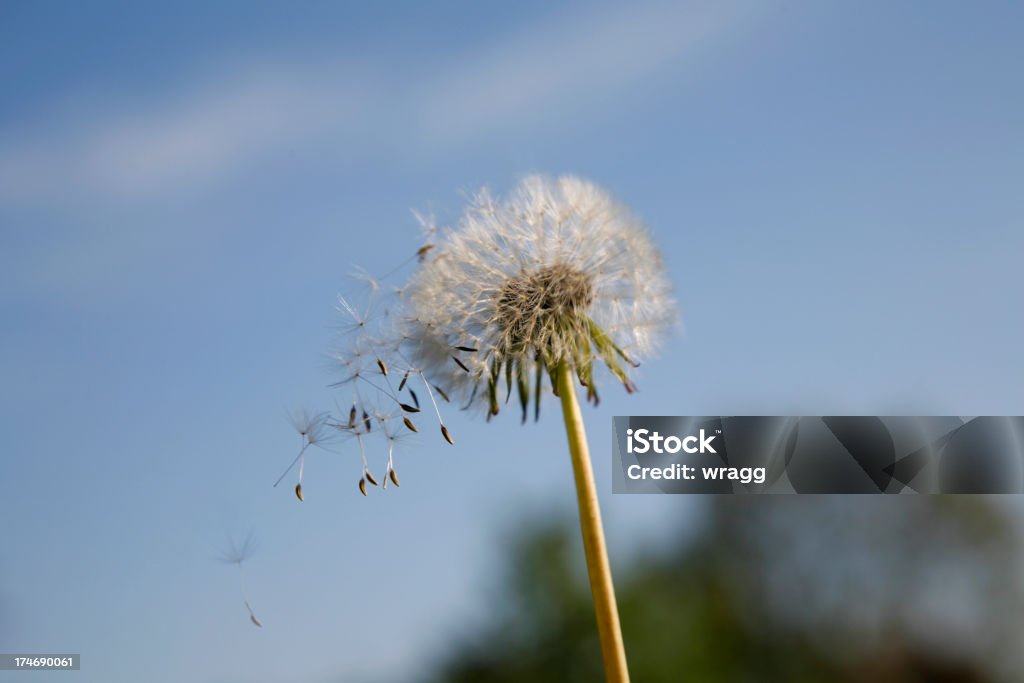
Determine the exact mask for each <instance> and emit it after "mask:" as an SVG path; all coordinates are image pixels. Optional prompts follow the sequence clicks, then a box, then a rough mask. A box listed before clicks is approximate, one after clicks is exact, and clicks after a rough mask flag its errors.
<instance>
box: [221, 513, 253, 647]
mask: <svg viewBox="0 0 1024 683" xmlns="http://www.w3.org/2000/svg"><path fill="white" fill-rule="evenodd" d="M228 543H229V547H228V550H227V551H226V552H225V553H223V554H222V555H221V557H220V560H221V562H224V563H225V564H233V565H236V566H237V567H238V590H239V593H241V595H242V602H243V603H245V609H246V610H248V611H249V620H250V621H252V623H253V624H255V625H256V626H258V627H260V628H263V624H262V623H260V620H259V619H257V618H256V613H255V612H254V611H253V609H252V605H251V604H250V603H249V598H248V596H247V595H246V592H245V571H244V570H243V569H242V564H243V563H245V562H246V561H247V560H248V559H249V558H251V557H252V556H253V554H254V553H255V552H256V543H255V540H254V537H253V533H252V532H251V531H250V532H249V533H248V534H246V536H245V538H243V539H242V540H241V542H236V541H235V539H234V538H229V539H228Z"/></svg>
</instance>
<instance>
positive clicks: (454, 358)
mask: <svg viewBox="0 0 1024 683" xmlns="http://www.w3.org/2000/svg"><path fill="white" fill-rule="evenodd" d="M452 360H453V361H455V364H456V365H458V366H459V367H460V368H462V369H463V370H464V371H466V372H469V368H467V367H466V364H465V363H463V362H462V361H461V360H459V359H458V358H456V357H455V356H452Z"/></svg>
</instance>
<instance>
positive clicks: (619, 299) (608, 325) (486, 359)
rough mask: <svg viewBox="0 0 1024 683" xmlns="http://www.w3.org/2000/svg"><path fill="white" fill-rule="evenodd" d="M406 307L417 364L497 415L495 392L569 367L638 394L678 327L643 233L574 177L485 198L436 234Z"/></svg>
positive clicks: (408, 290) (536, 179)
mask: <svg viewBox="0 0 1024 683" xmlns="http://www.w3.org/2000/svg"><path fill="white" fill-rule="evenodd" d="M403 297H404V299H405V302H406V304H407V307H408V310H407V314H408V315H407V317H406V319H405V327H404V331H403V335H404V338H405V339H406V341H407V344H406V346H407V347H408V348H409V351H408V353H409V356H410V357H411V358H412V359H413V362H414V363H416V364H418V365H419V366H420V367H422V368H424V369H425V370H426V371H427V372H428V374H430V376H431V378H432V379H434V380H435V381H437V382H439V383H441V384H444V385H445V386H446V387H451V388H452V389H454V390H456V391H461V392H463V393H469V392H472V390H473V389H474V388H476V389H477V390H478V391H477V395H478V396H480V397H482V398H483V399H484V400H487V401H488V402H489V403H490V404H491V412H492V413H493V412H497V409H496V407H495V404H496V403H497V400H496V396H495V395H496V393H498V392H497V386H496V385H498V384H502V385H504V384H506V383H507V384H508V385H509V386H508V391H509V392H511V390H512V384H516V385H518V386H519V387H520V391H525V392H526V393H527V394H530V393H532V392H537V391H540V387H539V386H536V385H537V384H538V382H537V380H536V379H534V378H535V370H536V369H537V367H538V365H539V366H540V367H541V368H542V369H544V370H547V371H551V370H553V369H554V368H555V367H556V366H557V365H558V364H559V363H562V362H565V363H568V364H569V366H570V367H571V368H572V370H573V371H574V373H575V374H577V375H578V376H579V378H580V381H581V382H582V383H584V384H586V385H588V386H590V387H592V386H593V384H594V382H595V379H594V376H593V364H594V361H598V364H599V365H604V366H605V367H607V368H608V369H609V370H611V372H612V374H614V375H615V376H616V378H617V379H618V380H620V381H621V382H622V383H623V384H624V385H625V386H626V387H627V388H631V386H632V385H631V381H630V379H629V376H628V374H627V369H626V368H627V367H628V366H630V365H635V362H636V361H637V360H640V359H642V358H646V357H649V356H650V355H651V354H652V353H653V352H654V351H655V350H656V348H657V346H658V343H659V342H660V340H661V338H662V337H663V336H664V335H665V333H666V331H667V330H668V329H669V328H670V327H671V325H672V324H673V323H674V321H675V319H676V307H675V303H674V301H673V298H672V295H671V288H670V285H669V282H668V279H667V277H666V275H665V272H664V266H663V263H662V258H661V254H660V252H659V250H658V249H657V247H656V246H655V245H654V243H653V242H652V240H651V238H650V236H649V235H648V232H647V230H646V229H645V228H644V226H643V225H642V224H641V223H640V222H639V221H638V220H637V219H636V218H635V217H634V216H633V215H632V214H631V213H630V212H629V210H628V209H627V208H626V207H625V206H623V205H622V204H620V203H618V202H617V201H615V200H614V199H613V198H612V197H611V196H610V195H609V194H608V193H607V192H605V191H604V190H603V189H601V188H600V187H598V186H596V185H594V184H593V183H590V182H587V181H585V180H580V179H578V178H574V177H561V178H557V179H552V178H547V177H542V176H532V177H528V178H526V179H524V180H523V181H522V182H521V183H520V184H519V185H518V186H517V187H516V188H515V189H514V190H513V192H512V193H511V194H510V195H509V196H508V197H506V198H504V199H497V198H495V197H493V196H492V195H491V194H490V193H489V192H487V191H486V190H484V191H481V192H480V193H479V194H477V195H476V197H475V198H474V199H473V201H472V202H471V204H470V205H469V207H468V208H467V209H466V211H465V213H464V214H463V216H462V218H461V220H460V222H459V223H458V225H457V226H456V227H455V228H453V229H448V230H444V231H440V232H439V234H438V235H437V244H436V247H435V248H434V249H433V250H432V251H431V252H429V253H428V254H427V255H426V257H425V258H424V260H423V263H422V265H421V266H420V268H419V270H418V271H417V272H416V273H415V274H414V275H413V276H412V279H411V280H410V282H409V283H408V284H407V285H406V287H405V288H404V289H403ZM457 347H471V348H474V349H477V351H476V352H463V351H458V350H454V351H453V349H457ZM524 385H525V386H524ZM480 389H484V390H483V391H480ZM500 393H502V395H504V390H503V391H502V392H500ZM526 398H528V396H523V397H521V400H523V401H525V400H526Z"/></svg>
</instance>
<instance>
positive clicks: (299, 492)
mask: <svg viewBox="0 0 1024 683" xmlns="http://www.w3.org/2000/svg"><path fill="white" fill-rule="evenodd" d="M295 497H296V498H298V499H299V502H302V501H303V500H305V499H304V498H303V497H302V484H296V485H295Z"/></svg>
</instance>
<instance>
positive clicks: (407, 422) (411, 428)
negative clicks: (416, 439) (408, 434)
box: [402, 416, 419, 432]
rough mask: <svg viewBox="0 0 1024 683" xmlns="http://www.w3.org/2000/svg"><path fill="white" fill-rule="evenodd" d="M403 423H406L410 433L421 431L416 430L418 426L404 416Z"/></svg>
mask: <svg viewBox="0 0 1024 683" xmlns="http://www.w3.org/2000/svg"><path fill="white" fill-rule="evenodd" d="M402 422H404V423H405V426H406V427H408V428H409V431H412V432H418V431H419V430H418V429H416V425H414V424H413V423H412V420H410V419H409V418H407V417H404V416H403V417H402Z"/></svg>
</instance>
